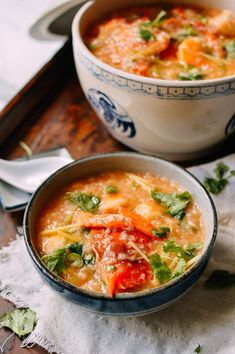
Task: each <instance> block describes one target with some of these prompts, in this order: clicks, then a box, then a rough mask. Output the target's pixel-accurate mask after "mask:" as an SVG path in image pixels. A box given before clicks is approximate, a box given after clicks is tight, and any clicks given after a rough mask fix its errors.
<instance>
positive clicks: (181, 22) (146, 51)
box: [85, 3, 235, 81]
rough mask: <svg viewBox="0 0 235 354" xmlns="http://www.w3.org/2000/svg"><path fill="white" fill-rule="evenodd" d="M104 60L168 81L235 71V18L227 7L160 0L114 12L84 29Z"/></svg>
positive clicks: (87, 39)
mask: <svg viewBox="0 0 235 354" xmlns="http://www.w3.org/2000/svg"><path fill="white" fill-rule="evenodd" d="M85 43H86V44H87V46H88V48H89V49H90V50H91V51H92V53H93V54H94V55H95V56H96V57H97V58H99V59H100V60H102V61H103V62H105V63H107V64H109V65H112V66H113V67H115V68H117V69H120V70H124V71H126V72H129V73H132V74H137V75H142V76H147V77H152V78H157V79H165V80H166V79H167V80H191V81H193V80H204V79H215V78H220V77H224V76H229V75H234V74H235V17H234V14H233V13H232V12H230V11H228V10H222V9H214V8H213V9H212V8H208V7H199V6H189V5H178V6H175V5H170V4H166V3H162V4H161V3H160V4H159V3H157V5H156V6H142V7H131V8H127V9H124V10H122V11H119V12H117V13H113V14H111V15H110V16H109V17H108V18H106V19H104V20H103V21H101V22H100V23H98V24H95V25H94V26H93V27H92V28H91V29H90V30H89V31H88V32H87V34H86V36H85Z"/></svg>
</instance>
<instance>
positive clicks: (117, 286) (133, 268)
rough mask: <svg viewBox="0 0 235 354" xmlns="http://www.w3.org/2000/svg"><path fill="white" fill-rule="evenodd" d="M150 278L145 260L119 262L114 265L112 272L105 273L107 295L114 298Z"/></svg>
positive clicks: (149, 270) (150, 273)
mask: <svg viewBox="0 0 235 354" xmlns="http://www.w3.org/2000/svg"><path fill="white" fill-rule="evenodd" d="M151 278H152V272H151V268H150V265H149V264H148V263H147V262H146V261H145V260H139V261H135V262H129V261H121V262H119V263H117V264H115V270H114V271H113V272H108V271H106V279H107V287H108V294H109V295H110V296H114V295H115V294H117V293H119V292H124V291H126V290H129V289H132V288H134V287H136V286H140V285H143V284H145V283H146V282H147V281H148V280H150V279H151Z"/></svg>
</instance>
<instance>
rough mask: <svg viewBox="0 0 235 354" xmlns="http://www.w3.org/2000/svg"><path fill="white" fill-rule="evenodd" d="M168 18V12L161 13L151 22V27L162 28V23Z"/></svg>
mask: <svg viewBox="0 0 235 354" xmlns="http://www.w3.org/2000/svg"><path fill="white" fill-rule="evenodd" d="M166 16H167V13H166V11H164V10H162V11H160V12H159V14H158V15H157V17H156V18H155V20H153V21H152V22H151V26H153V27H157V26H160V25H161V23H162V22H163V21H164V20H165V18H166Z"/></svg>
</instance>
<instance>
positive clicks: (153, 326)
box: [0, 154, 235, 354]
mask: <svg viewBox="0 0 235 354" xmlns="http://www.w3.org/2000/svg"><path fill="white" fill-rule="evenodd" d="M222 160H223V162H224V163H226V164H227V165H228V166H230V168H231V169H235V154H234V155H230V156H228V157H226V158H223V159H222ZM215 165H216V161H215V162H213V163H209V164H205V165H201V166H197V167H193V168H190V169H189V170H190V171H191V172H192V173H193V174H194V175H195V176H197V177H198V178H199V179H200V180H203V179H204V177H205V176H210V175H212V174H213V169H214V168H215ZM213 199H214V201H215V204H216V208H217V211H218V215H219V223H220V225H219V232H218V238H217V241H216V246H215V249H214V251H213V255H212V257H211V260H210V262H209V265H208V267H207V269H206V271H205V273H204V274H203V276H202V277H201V278H200V280H199V282H198V283H197V284H196V285H195V286H194V288H193V289H192V290H191V291H189V292H188V293H187V294H186V295H185V296H183V297H182V298H181V299H180V300H178V301H177V302H176V303H175V304H173V305H171V306H170V307H168V308H167V309H164V310H162V311H160V312H156V313H154V314H152V315H148V316H144V317H134V318H117V317H102V316H97V315H93V314H90V313H88V312H85V311H84V312H83V311H81V310H80V309H78V308H77V307H76V305H74V304H71V303H70V302H68V301H66V300H65V299H64V298H62V297H61V296H59V295H57V294H56V293H55V292H53V291H52V290H51V289H50V288H49V287H48V286H47V285H46V284H45V283H44V282H43V281H42V280H41V278H40V276H39V274H38V273H37V271H36V270H35V269H34V267H33V264H32V261H31V259H30V257H29V255H28V253H27V251H26V248H25V245H24V241H23V239H22V237H20V236H19V237H18V238H17V240H16V241H13V242H12V243H11V244H10V245H9V246H8V247H5V248H3V249H2V250H1V251H0V279H1V285H0V291H1V295H2V296H3V297H4V298H6V299H8V300H10V301H12V302H13V303H15V304H16V305H17V306H22V305H23V306H25V305H26V306H29V307H30V308H31V309H32V310H34V311H36V313H37V316H38V322H37V326H36V328H35V329H34V331H33V332H32V333H31V335H30V336H29V337H28V338H27V339H26V340H25V341H24V342H23V345H24V346H27V345H29V344H31V343H37V344H39V345H41V346H42V347H44V348H45V349H47V350H48V351H49V352H50V353H51V352H54V351H55V352H57V353H58V354H110V353H112V354H142V353H145V354H156V353H157V354H174V353H177V354H186V353H187V354H188V353H193V352H194V349H195V348H196V347H197V345H198V344H200V345H201V347H202V351H201V352H202V353H211V354H214V353H217V354H222V353H223V354H234V353H235V287H231V288H225V289H223V290H207V289H205V287H204V286H203V283H204V282H205V280H206V279H207V278H208V276H209V275H210V273H211V272H212V271H213V270H214V269H224V270H228V271H231V272H235V178H233V179H231V180H230V182H229V184H228V186H227V187H226V189H225V190H224V191H223V192H222V193H221V194H220V195H219V196H217V197H214V196H213Z"/></svg>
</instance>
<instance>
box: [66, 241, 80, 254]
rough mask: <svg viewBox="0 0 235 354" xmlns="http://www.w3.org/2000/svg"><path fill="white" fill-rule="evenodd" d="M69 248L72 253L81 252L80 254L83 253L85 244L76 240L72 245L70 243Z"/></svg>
mask: <svg viewBox="0 0 235 354" xmlns="http://www.w3.org/2000/svg"><path fill="white" fill-rule="evenodd" d="M68 248H69V250H70V251H71V252H72V253H77V254H79V256H81V255H82V250H83V245H82V244H81V243H78V242H74V243H72V244H71V245H69V247H68Z"/></svg>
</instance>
